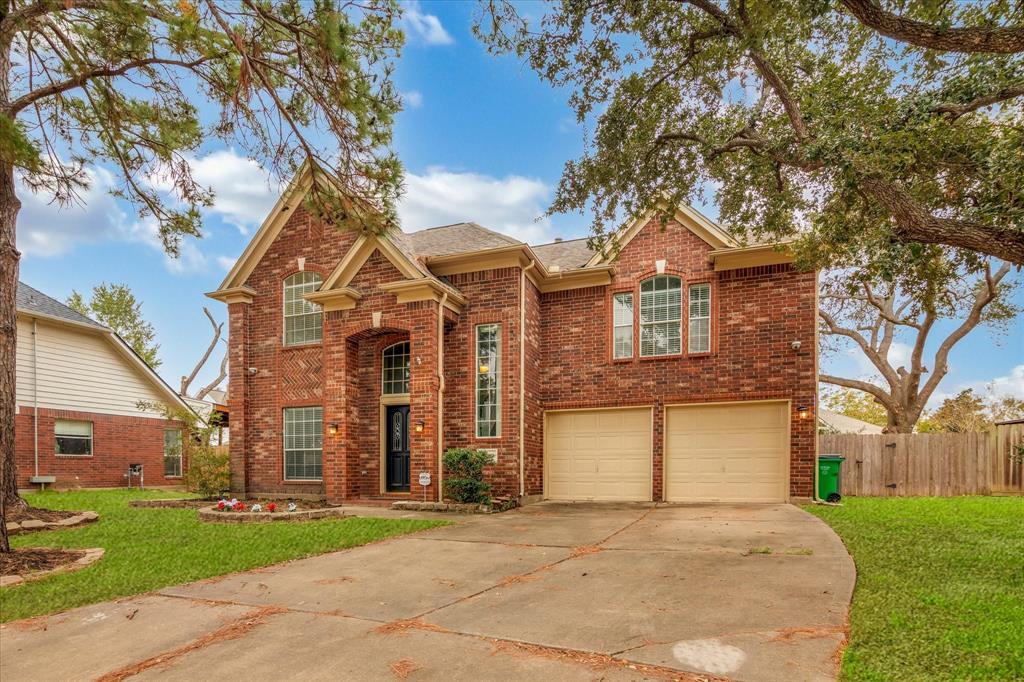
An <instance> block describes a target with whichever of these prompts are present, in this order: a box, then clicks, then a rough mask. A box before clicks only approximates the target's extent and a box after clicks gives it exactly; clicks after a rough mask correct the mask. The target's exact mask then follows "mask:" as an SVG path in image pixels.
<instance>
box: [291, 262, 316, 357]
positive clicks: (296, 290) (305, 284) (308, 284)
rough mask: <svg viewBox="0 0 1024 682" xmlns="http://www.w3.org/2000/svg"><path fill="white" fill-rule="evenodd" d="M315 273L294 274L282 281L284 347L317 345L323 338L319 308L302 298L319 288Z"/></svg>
mask: <svg viewBox="0 0 1024 682" xmlns="http://www.w3.org/2000/svg"><path fill="white" fill-rule="evenodd" d="M321 281H322V278H321V277H320V275H318V274H317V273H315V272H309V271H306V272H296V273H295V274H294V275H292V276H290V277H287V278H286V279H285V280H284V345H286V346H297V345H300V344H303V343H317V342H319V341H320V340H321V339H322V338H323V333H324V316H323V313H322V312H321V311H320V306H318V305H316V304H315V303H310V302H309V301H307V300H306V299H304V298H303V297H302V296H303V294H309V293H312V292H314V291H316V290H317V289H319V288H320V282H321Z"/></svg>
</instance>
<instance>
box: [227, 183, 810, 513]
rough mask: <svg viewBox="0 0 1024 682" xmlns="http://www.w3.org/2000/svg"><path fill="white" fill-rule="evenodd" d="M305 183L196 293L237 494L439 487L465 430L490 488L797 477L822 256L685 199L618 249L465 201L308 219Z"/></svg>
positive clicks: (549, 490)
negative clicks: (377, 224) (401, 220)
mask: <svg viewBox="0 0 1024 682" xmlns="http://www.w3.org/2000/svg"><path fill="white" fill-rule="evenodd" d="M306 186H307V183H306V181H305V179H304V178H303V177H301V176H300V177H299V178H297V179H296V180H295V181H294V182H293V185H292V188H291V189H290V190H289V191H288V192H286V193H285V194H284V195H283V196H282V198H281V199H280V200H279V202H278V204H277V205H276V206H275V207H274V209H273V211H272V213H271V214H270V216H269V217H268V218H267V220H266V221H265V222H264V224H263V225H262V227H261V228H260V230H259V232H258V233H257V234H256V235H255V237H254V238H253V240H252V242H251V243H250V244H249V245H248V247H247V248H246V249H245V251H244V252H243V254H242V256H241V257H240V258H239V260H238V261H237V263H236V264H235V266H234V268H233V269H232V271H231V272H230V273H229V274H228V276H227V278H226V279H225V280H224V283H223V284H222V285H221V287H220V288H219V289H218V290H217V291H215V292H212V293H211V294H210V296H211V297H213V298H215V299H218V300H220V301H223V302H225V303H227V304H228V308H229V316H230V323H229V325H230V367H231V369H230V378H229V381H230V385H229V403H230V410H231V419H232V423H231V430H232V438H231V459H232V486H233V489H234V490H236V491H237V492H239V493H247V494H250V495H253V494H301V493H306V494H319V495H324V496H326V497H327V498H328V499H329V500H332V501H335V502H345V501H354V500H367V499H396V500H399V499H404V498H407V497H409V496H413V498H414V499H427V500H437V499H439V497H440V490H441V488H440V484H441V482H442V478H443V472H442V471H441V469H440V466H439V464H440V459H441V455H442V453H443V451H444V450H445V449H447V448H451V447H474V448H481V449H487V450H489V451H490V452H491V453H492V454H493V456H494V460H495V461H494V464H493V465H492V466H491V467H490V468H489V471H488V476H489V478H490V480H491V481H492V483H493V484H494V492H495V493H496V494H501V495H512V496H517V495H521V496H527V497H534V496H543V497H545V498H552V499H572V500H589V499H593V500H668V501H708V500H721V501H783V500H786V499H788V498H790V497H791V496H794V497H807V496H810V495H811V493H812V486H813V475H814V469H813V464H814V458H815V450H816V436H815V422H816V420H815V419H814V418H813V412H814V405H815V398H816V372H817V367H816V362H817V355H816V349H817V342H816V341H817V339H816V320H815V317H816V305H817V301H816V295H817V294H816V292H817V286H816V275H815V273H813V272H798V271H796V270H794V269H793V267H792V265H791V259H790V257H789V256H788V255H786V254H785V253H784V252H781V251H779V250H777V249H774V248H772V247H770V246H755V247H742V246H739V245H738V244H737V243H736V242H735V241H734V239H733V238H732V237H731V236H730V235H729V234H728V233H726V232H725V231H724V230H723V229H722V228H721V227H719V226H718V225H716V224H714V223H713V222H711V221H710V220H708V219H706V218H705V217H703V216H701V215H700V214H699V213H697V212H696V211H694V210H693V209H691V208H688V207H680V208H678V209H676V210H670V211H667V212H662V213H661V214H660V215H663V216H666V217H667V221H662V220H661V219H660V218H659V214H655V213H653V212H652V213H651V214H649V215H644V216H639V217H638V218H637V219H636V220H635V221H633V222H632V224H630V225H629V226H628V227H627V228H625V229H624V230H623V231H622V232H620V233H619V234H618V235H617V237H616V241H617V244H618V248H617V249H616V253H614V254H611V253H609V254H603V253H594V252H592V251H591V250H590V249H589V248H588V246H587V242H586V240H573V241H557V242H555V243H552V244H544V245H539V246H530V245H527V244H524V243H522V242H519V241H517V240H515V239H512V238H511V237H508V236H505V235H502V234H498V233H496V232H492V231H490V230H487V229H485V228H483V227H481V226H479V225H476V224H474V223H459V224H455V225H447V226H443V227H437V228H432V229H426V230H422V231H418V232H412V233H404V232H398V231H395V232H392V233H390V234H386V235H379V236H378V235H368V234H360V233H358V232H356V231H354V230H345V229H337V228H334V227H330V226H325V225H323V224H322V223H320V222H319V221H318V220H316V219H315V218H314V217H312V216H311V215H310V214H309V213H308V212H307V211H306V210H305V207H304V204H303V201H302V197H303V195H304V188H305V187H306ZM421 474H429V475H430V476H429V478H430V482H429V484H428V485H426V486H421V485H420V480H421Z"/></svg>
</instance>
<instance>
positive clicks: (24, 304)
mask: <svg viewBox="0 0 1024 682" xmlns="http://www.w3.org/2000/svg"><path fill="white" fill-rule="evenodd" d="M15 301H16V304H15V307H16V308H17V309H18V310H24V311H27V312H32V313H39V314H40V315H49V316H50V317H59V318H61V319H64V320H69V321H71V322H79V323H82V324H91V325H93V326H94V327H98V328H100V329H106V327H104V326H103V325H102V324H100V323H99V322H96V321H95V320H92V319H89V318H88V317H86V316H85V315H83V314H81V313H79V312H77V311H75V310H72V309H71V308H69V307H67V306H66V305H64V304H63V303H61V302H60V301H58V300H56V299H54V298H50V297H49V296H47V295H46V294H44V293H43V292H41V291H39V290H37V289H33V288H32V287H30V286H29V285H27V284H25V283H24V282H18V291H17V292H16V294H15Z"/></svg>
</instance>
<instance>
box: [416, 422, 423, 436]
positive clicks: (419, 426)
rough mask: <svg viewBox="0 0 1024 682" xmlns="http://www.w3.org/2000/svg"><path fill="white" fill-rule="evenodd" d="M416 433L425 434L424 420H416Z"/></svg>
mask: <svg viewBox="0 0 1024 682" xmlns="http://www.w3.org/2000/svg"><path fill="white" fill-rule="evenodd" d="M416 433H423V420H422V419H417V420H416Z"/></svg>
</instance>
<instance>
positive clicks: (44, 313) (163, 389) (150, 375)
mask: <svg viewBox="0 0 1024 682" xmlns="http://www.w3.org/2000/svg"><path fill="white" fill-rule="evenodd" d="M15 310H16V311H17V312H19V313H21V314H23V315H25V316H27V317H38V318H41V319H45V320H49V321H52V322H55V323H57V324H63V325H67V326H70V327H73V328H75V329H79V330H81V331H83V332H85V333H93V334H99V335H101V336H103V337H104V338H105V339H106V340H107V341H108V342H109V343H110V344H111V345H112V346H114V349H115V350H116V351H117V352H118V353H120V355H121V356H122V357H123V358H124V359H125V360H126V361H127V362H128V363H129V364H130V365H132V366H134V367H135V368H136V369H137V370H138V371H139V372H140V373H141V374H142V375H143V376H144V377H145V378H146V379H147V380H149V381H150V383H152V385H153V386H154V387H156V389H157V392H159V393H160V394H162V395H163V396H164V397H165V398H166V399H167V401H168V402H169V403H173V404H174V405H175V406H177V407H183V408H185V409H186V410H189V411H190V412H192V411H193V410H192V408H191V407H190V406H189V405H188V403H186V402H185V401H184V400H183V399H182V397H181V396H180V395H178V393H177V392H176V391H175V390H174V389H172V388H171V387H170V386H168V385H167V382H166V381H164V380H163V379H162V378H161V377H160V375H159V374H157V373H156V371H155V370H154V369H153V368H152V367H150V366H149V365H148V364H146V361H145V360H143V359H142V358H141V357H139V354H138V353H136V352H135V349H133V348H132V347H131V346H129V345H128V344H127V342H125V340H124V339H122V338H121V337H120V336H119V335H118V334H117V332H115V331H114V330H113V329H111V328H110V327H105V326H103V325H102V324H100V323H99V322H97V321H95V320H93V319H91V318H89V317H86V316H85V315H82V314H81V313H79V312H77V311H75V310H73V309H71V308H69V307H68V306H66V305H64V304H63V303H61V302H60V301H58V300H56V299H54V298H51V297H49V296H47V295H46V294H44V293H43V292H41V291H39V290H38V289H33V288H32V287H30V286H29V285H27V284H25V283H24V282H20V281H19V282H18V290H17V292H16V293H15Z"/></svg>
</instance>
